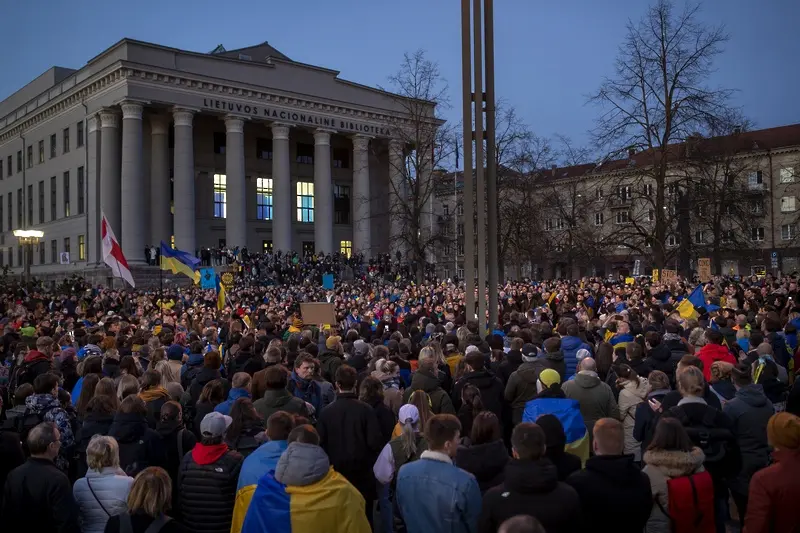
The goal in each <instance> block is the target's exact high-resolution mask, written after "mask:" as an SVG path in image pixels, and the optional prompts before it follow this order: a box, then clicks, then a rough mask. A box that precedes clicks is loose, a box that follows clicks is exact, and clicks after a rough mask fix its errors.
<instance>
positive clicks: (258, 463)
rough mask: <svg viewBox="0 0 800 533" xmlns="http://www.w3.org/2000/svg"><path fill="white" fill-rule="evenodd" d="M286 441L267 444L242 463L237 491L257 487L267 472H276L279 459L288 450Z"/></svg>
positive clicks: (274, 441) (272, 441)
mask: <svg viewBox="0 0 800 533" xmlns="http://www.w3.org/2000/svg"><path fill="white" fill-rule="evenodd" d="M287 445H288V444H287V442H286V441H285V440H271V441H268V442H265V443H264V444H262V445H261V446H259V447H258V448H256V450H255V451H254V452H253V453H251V454H250V455H248V456H247V457H245V459H244V462H243V463H242V470H241V471H240V472H239V484H238V486H237V487H236V490H240V489H241V488H242V487H246V486H248V485H257V484H258V480H259V478H260V477H261V476H263V475H264V474H266V473H267V472H270V471H274V470H275V466H276V465H277V464H278V459H280V458H281V454H282V453H283V452H284V451H285V450H286V446H287Z"/></svg>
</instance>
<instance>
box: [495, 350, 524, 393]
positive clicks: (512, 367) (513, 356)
mask: <svg viewBox="0 0 800 533" xmlns="http://www.w3.org/2000/svg"><path fill="white" fill-rule="evenodd" d="M521 364H522V352H521V351H519V350H511V351H509V352H508V353H507V354H506V357H505V359H503V362H502V363H500V368H499V371H498V377H499V378H500V379H502V380H503V386H505V385H506V384H507V383H508V378H510V377H511V374H513V373H514V372H516V371H517V369H518V368H519V366H520V365H521Z"/></svg>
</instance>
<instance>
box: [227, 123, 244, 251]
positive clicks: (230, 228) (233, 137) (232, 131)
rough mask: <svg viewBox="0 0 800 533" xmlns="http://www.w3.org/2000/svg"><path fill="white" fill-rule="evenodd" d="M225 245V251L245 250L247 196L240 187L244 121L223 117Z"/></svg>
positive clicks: (242, 165) (241, 181)
mask: <svg viewBox="0 0 800 533" xmlns="http://www.w3.org/2000/svg"><path fill="white" fill-rule="evenodd" d="M225 133H226V137H225V174H226V176H227V182H226V183H227V187H226V206H225V244H226V245H227V246H228V248H235V247H236V246H238V247H240V248H243V247H245V246H247V209H246V207H247V205H246V200H247V195H246V194H245V184H244V120H243V119H242V118H241V117H235V116H230V115H229V116H227V117H225Z"/></svg>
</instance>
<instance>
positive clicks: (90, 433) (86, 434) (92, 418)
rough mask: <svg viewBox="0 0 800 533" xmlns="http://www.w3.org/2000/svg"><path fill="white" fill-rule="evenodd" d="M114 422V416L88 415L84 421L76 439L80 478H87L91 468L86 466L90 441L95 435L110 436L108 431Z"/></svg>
mask: <svg viewBox="0 0 800 533" xmlns="http://www.w3.org/2000/svg"><path fill="white" fill-rule="evenodd" d="M113 422H114V415H98V414H95V413H86V418H84V419H83V424H82V425H81V428H80V429H79V430H78V434H77V436H76V438H75V451H76V453H77V455H78V461H77V462H78V464H77V475H78V477H83V476H85V475H86V471H87V470H88V468H89V467H88V466H87V464H86V448H87V447H88V446H89V441H90V440H92V437H94V436H95V435H108V431H109V430H110V429H111V424H112V423H113Z"/></svg>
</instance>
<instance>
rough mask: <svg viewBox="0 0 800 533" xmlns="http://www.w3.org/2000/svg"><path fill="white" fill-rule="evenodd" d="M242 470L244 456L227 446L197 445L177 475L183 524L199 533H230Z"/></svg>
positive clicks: (184, 459) (187, 456) (180, 514)
mask: <svg viewBox="0 0 800 533" xmlns="http://www.w3.org/2000/svg"><path fill="white" fill-rule="evenodd" d="M241 468H242V456H241V455H240V454H239V453H238V452H235V451H230V450H228V446H227V445H226V444H218V445H215V446H206V445H203V444H197V445H196V446H195V447H194V449H193V450H192V452H191V453H187V454H186V456H185V457H184V458H183V462H182V463H181V467H180V471H179V472H178V487H179V490H178V495H179V498H178V505H177V510H178V513H179V516H180V520H181V522H182V523H183V524H184V525H185V526H186V527H187V528H189V529H190V530H192V531H196V532H200V533H202V532H207V533H228V532H229V531H230V529H231V520H232V518H233V505H234V501H235V500H236V483H237V482H238V480H239V471H240V470H241Z"/></svg>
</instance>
